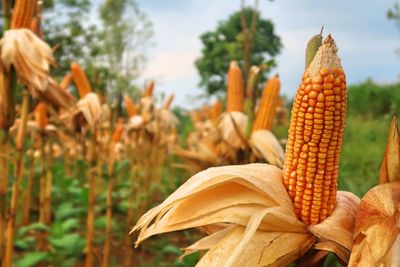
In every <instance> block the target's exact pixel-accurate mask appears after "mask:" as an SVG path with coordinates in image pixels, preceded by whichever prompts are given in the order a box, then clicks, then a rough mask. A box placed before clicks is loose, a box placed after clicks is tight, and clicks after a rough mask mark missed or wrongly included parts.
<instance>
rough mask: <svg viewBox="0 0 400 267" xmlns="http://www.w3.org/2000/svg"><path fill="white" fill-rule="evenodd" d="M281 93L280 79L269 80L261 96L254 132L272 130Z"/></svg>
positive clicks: (276, 77)
mask: <svg viewBox="0 0 400 267" xmlns="http://www.w3.org/2000/svg"><path fill="white" fill-rule="evenodd" d="M279 91H280V81H279V77H278V76H275V77H273V78H271V79H270V80H268V82H267V83H266V85H265V87H264V90H263V92H262V95H261V100H260V106H259V107H258V112H257V115H256V119H255V121H254V124H253V132H254V131H257V130H271V129H272V125H273V123H274V118H275V112H276V107H277V104H278V98H279Z"/></svg>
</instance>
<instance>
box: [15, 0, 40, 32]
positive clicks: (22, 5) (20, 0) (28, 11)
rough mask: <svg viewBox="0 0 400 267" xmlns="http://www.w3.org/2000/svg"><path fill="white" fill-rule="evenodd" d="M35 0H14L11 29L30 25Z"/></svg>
mask: <svg viewBox="0 0 400 267" xmlns="http://www.w3.org/2000/svg"><path fill="white" fill-rule="evenodd" d="M35 7H36V0H16V1H15V5H14V10H13V13H12V17H11V25H10V28H11V29H20V28H27V29H30V28H31V25H32V20H33V16H34V15H35Z"/></svg>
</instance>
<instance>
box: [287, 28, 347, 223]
mask: <svg viewBox="0 0 400 267" xmlns="http://www.w3.org/2000/svg"><path fill="white" fill-rule="evenodd" d="M346 102H347V92H346V76H345V74H344V71H343V69H342V66H341V64H340V59H339V57H338V56H337V47H336V44H335V41H334V40H333V39H332V37H331V36H330V35H329V36H328V37H327V38H326V39H325V41H324V42H323V45H322V46H321V47H320V48H319V50H318V52H317V54H316V55H315V57H314V59H313V61H312V63H311V64H310V66H309V67H308V68H307V69H306V70H305V72H304V75H303V77H302V82H301V84H300V87H299V89H298V91H297V94H296V96H295V100H294V103H293V108H292V112H291V121H290V126H289V137H288V143H287V146H286V155H285V163H284V168H283V170H284V175H283V182H284V185H285V187H286V189H287V190H288V193H289V195H290V197H291V198H292V200H293V202H294V208H295V213H296V215H297V216H298V218H299V219H300V220H302V221H303V222H304V223H305V224H307V225H309V224H317V223H319V222H321V221H323V220H324V219H325V218H326V217H328V216H329V215H330V214H331V213H332V211H333V209H334V207H335V203H336V193H337V178H338V170H339V153H340V150H341V145H342V138H343V130H344V120H345V113H346Z"/></svg>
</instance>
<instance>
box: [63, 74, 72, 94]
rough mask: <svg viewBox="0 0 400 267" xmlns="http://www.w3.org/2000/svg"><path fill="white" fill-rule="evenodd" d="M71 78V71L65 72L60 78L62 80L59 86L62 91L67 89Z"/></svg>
mask: <svg viewBox="0 0 400 267" xmlns="http://www.w3.org/2000/svg"><path fill="white" fill-rule="evenodd" d="M72 80H73V77H72V73H68V74H66V75H65V76H64V78H63V79H62V81H61V82H60V88H61V89H62V90H64V91H65V90H67V89H68V87H69V86H70V85H71V83H72Z"/></svg>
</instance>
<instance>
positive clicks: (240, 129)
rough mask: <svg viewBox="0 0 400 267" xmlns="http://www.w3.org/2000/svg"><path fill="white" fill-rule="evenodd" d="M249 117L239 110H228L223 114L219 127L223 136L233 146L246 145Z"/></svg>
mask: <svg viewBox="0 0 400 267" xmlns="http://www.w3.org/2000/svg"><path fill="white" fill-rule="evenodd" d="M247 123H248V119H247V116H246V114H244V113H242V112H238V111H233V112H226V113H224V114H222V115H221V117H220V120H219V122H218V129H219V131H220V132H221V135H222V138H223V139H224V141H225V142H227V143H228V144H229V145H230V146H232V147H233V148H236V149H238V148H244V147H245V146H246V143H245V142H246V141H245V140H246V137H245V136H246V134H245V133H246V129H247Z"/></svg>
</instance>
